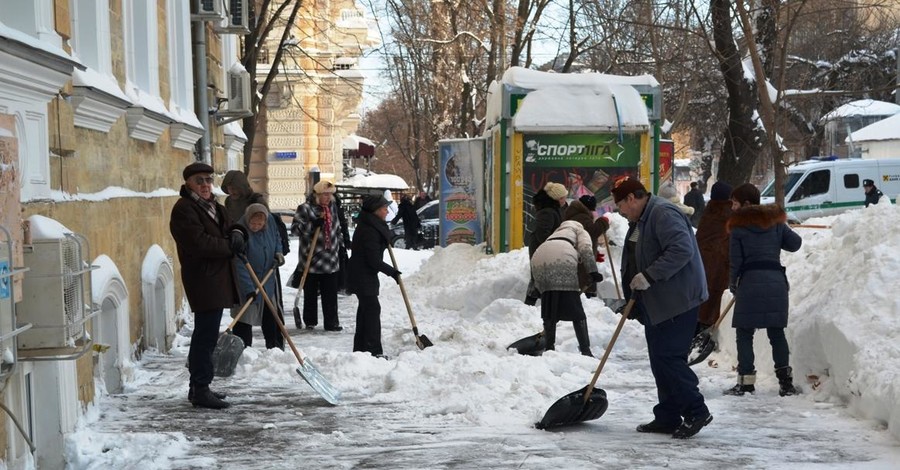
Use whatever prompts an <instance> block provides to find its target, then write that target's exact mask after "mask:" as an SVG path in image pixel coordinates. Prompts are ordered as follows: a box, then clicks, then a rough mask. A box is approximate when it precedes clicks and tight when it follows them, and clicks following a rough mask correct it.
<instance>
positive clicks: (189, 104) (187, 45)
mask: <svg viewBox="0 0 900 470" xmlns="http://www.w3.org/2000/svg"><path fill="white" fill-rule="evenodd" d="M166 29H167V31H168V36H167V39H168V50H169V111H170V112H171V113H172V117H173V118H174V119H176V120H177V121H178V122H176V123H175V124H173V125H172V128H171V131H170V136H171V141H172V146H173V147H176V148H180V149H184V150H191V149H193V148H194V144H196V143H197V141H198V140H199V139H200V137H202V136H203V125H202V124H201V123H200V120H199V119H197V115H196V114H195V113H194V68H193V63H192V60H193V53H192V52H193V48H192V44H191V8H190V4H189V3H188V2H185V1H184V0H166Z"/></svg>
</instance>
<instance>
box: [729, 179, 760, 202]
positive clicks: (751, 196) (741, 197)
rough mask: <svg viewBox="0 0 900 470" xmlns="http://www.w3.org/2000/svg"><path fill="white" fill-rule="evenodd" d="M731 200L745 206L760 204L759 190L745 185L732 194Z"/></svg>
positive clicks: (748, 184)
mask: <svg viewBox="0 0 900 470" xmlns="http://www.w3.org/2000/svg"><path fill="white" fill-rule="evenodd" d="M731 199H734V200H735V201H737V202H738V204H741V205H744V203H750V204H757V205H758V204H759V188H757V187H756V186H754V185H752V184H750V183H744V184H742V185H740V186H738V187H736V188H734V191H732V192H731Z"/></svg>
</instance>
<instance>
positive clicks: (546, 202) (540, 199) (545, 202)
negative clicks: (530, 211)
mask: <svg viewBox="0 0 900 470" xmlns="http://www.w3.org/2000/svg"><path fill="white" fill-rule="evenodd" d="M531 202H532V203H533V204H534V210H535V212H537V211H539V210H541V209H547V208H550V209H554V208H559V202H558V201H556V200H555V199H553V198H552V197H550V196H549V195H548V194H547V192H546V191H544V190H543V189H541V190H538V192H536V193H534V197H533V198H532V199H531Z"/></svg>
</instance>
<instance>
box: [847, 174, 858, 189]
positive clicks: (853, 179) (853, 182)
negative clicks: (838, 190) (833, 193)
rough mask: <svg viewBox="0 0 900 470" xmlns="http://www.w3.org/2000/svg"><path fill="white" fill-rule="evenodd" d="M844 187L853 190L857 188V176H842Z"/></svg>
mask: <svg viewBox="0 0 900 470" xmlns="http://www.w3.org/2000/svg"><path fill="white" fill-rule="evenodd" d="M844 187H845V188H847V189H855V188H858V187H859V175H857V174H856V173H852V174H846V175H844Z"/></svg>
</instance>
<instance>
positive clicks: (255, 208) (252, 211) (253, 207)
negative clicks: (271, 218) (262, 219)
mask: <svg viewBox="0 0 900 470" xmlns="http://www.w3.org/2000/svg"><path fill="white" fill-rule="evenodd" d="M256 214H265V215H269V210H268V209H266V206H264V205H262V204H260V203H258V202H255V203H253V204H250V205H249V206H247V209H245V210H244V218H245V219H246V220H247V221H248V222H249V221H250V219H252V218H253V216H254V215H256Z"/></svg>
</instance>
